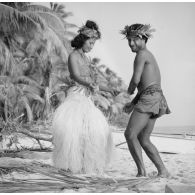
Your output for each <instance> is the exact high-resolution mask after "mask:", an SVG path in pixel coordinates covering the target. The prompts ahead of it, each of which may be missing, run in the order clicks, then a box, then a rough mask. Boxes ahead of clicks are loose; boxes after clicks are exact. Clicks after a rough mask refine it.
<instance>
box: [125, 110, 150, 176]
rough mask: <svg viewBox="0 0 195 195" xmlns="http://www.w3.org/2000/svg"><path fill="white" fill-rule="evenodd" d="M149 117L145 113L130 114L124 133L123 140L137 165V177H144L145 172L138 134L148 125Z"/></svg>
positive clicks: (134, 112)
mask: <svg viewBox="0 0 195 195" xmlns="http://www.w3.org/2000/svg"><path fill="white" fill-rule="evenodd" d="M149 117H150V115H149V114H147V113H140V112H137V111H136V110H134V111H133V113H132V114H131V117H130V119H129V123H128V125H127V128H126V131H125V138H126V140H127V144H128V147H129V151H130V153H131V155H132V157H133V159H134V161H135V163H136V165H137V169H138V174H137V176H146V171H145V167H144V163H143V159H142V149H141V145H140V143H139V140H138V134H139V133H140V132H141V131H142V130H143V129H144V128H145V126H146V125H147V124H148V120H149Z"/></svg>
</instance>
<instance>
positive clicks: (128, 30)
mask: <svg viewBox="0 0 195 195" xmlns="http://www.w3.org/2000/svg"><path fill="white" fill-rule="evenodd" d="M133 27H134V26H133V25H131V26H128V25H127V26H125V28H124V29H123V30H121V31H120V33H121V34H122V35H125V38H127V39H128V38H131V37H135V36H138V37H140V38H142V37H143V36H145V37H147V38H151V37H152V32H155V31H156V30H155V29H152V28H151V26H150V24H145V25H143V26H142V25H140V27H138V28H137V29H133Z"/></svg>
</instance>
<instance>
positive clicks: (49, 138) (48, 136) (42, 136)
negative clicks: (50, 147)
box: [17, 129, 52, 142]
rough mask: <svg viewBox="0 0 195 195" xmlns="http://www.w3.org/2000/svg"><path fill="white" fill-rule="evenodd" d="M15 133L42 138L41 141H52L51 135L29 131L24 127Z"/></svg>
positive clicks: (37, 138)
mask: <svg viewBox="0 0 195 195" xmlns="http://www.w3.org/2000/svg"><path fill="white" fill-rule="evenodd" d="M17 133H22V134H24V135H27V136H29V137H32V138H34V139H36V140H43V141H49V142H52V135H45V134H40V133H32V132H31V131H28V130H25V129H19V130H18V131H17Z"/></svg>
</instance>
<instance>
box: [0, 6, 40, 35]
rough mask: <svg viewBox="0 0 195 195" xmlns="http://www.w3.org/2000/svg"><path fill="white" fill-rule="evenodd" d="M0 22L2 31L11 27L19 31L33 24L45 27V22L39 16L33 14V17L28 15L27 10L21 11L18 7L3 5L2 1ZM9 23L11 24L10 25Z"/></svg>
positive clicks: (6, 30) (37, 26) (7, 30)
mask: <svg viewBox="0 0 195 195" xmlns="http://www.w3.org/2000/svg"><path fill="white" fill-rule="evenodd" d="M0 22H1V27H2V28H3V29H1V31H3V32H7V33H8V32H9V30H10V29H14V31H15V32H16V31H19V30H21V28H23V27H28V26H29V25H33V26H34V27H36V28H39V25H40V26H41V27H42V28H43V27H44V24H43V23H42V22H41V20H40V18H39V17H35V15H34V16H33V19H32V18H31V17H29V16H28V15H27V13H25V12H20V11H18V10H17V9H14V8H12V7H9V6H7V5H3V4H2V3H0ZM8 24H9V25H8Z"/></svg>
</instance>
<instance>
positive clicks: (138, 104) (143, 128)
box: [121, 24, 170, 177]
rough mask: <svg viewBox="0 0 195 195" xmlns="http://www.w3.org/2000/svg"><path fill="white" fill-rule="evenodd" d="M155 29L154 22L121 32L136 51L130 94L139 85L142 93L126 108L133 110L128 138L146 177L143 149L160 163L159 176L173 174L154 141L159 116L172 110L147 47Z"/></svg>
mask: <svg viewBox="0 0 195 195" xmlns="http://www.w3.org/2000/svg"><path fill="white" fill-rule="evenodd" d="M153 31H155V30H154V29H151V27H150V25H143V24H133V25H131V26H125V28H124V30H122V31H121V34H123V35H125V37H126V38H127V40H128V43H129V47H130V48H131V51H132V52H135V53H136V57H135V60H134V69H133V76H132V78H131V81H130V84H129V88H128V93H129V94H130V95H132V94H133V93H134V91H135V89H136V88H137V90H138V92H137V95H136V97H135V98H134V99H133V101H132V102H131V103H128V104H127V105H126V106H125V107H124V111H125V112H127V113H130V112H131V111H133V112H132V114H131V117H130V119H129V123H128V125H127V128H126V131H125V138H126V140H127V144H128V147H129V150H130V153H131V155H132V157H133V159H134V161H135V163H136V166H137V169H138V173H137V176H138V177H140V176H146V170H145V167H144V163H143V158H142V149H141V148H143V149H144V151H145V152H146V154H147V156H148V157H149V158H150V160H151V161H152V162H153V163H154V165H155V166H156V168H157V170H158V176H161V177H167V176H168V175H169V174H168V171H167V169H166V168H165V166H164V164H163V162H162V160H161V158H160V155H159V152H158V150H157V149H156V147H155V146H154V145H153V144H152V143H151V141H150V135H151V133H152V130H153V128H154V125H155V122H156V119H157V118H158V117H160V116H162V115H163V114H169V113H170V110H169V108H168V105H167V102H166V99H165V97H164V95H163V92H162V90H161V75H160V70H159V67H158V64H157V62H156V59H155V57H154V56H153V54H152V53H151V52H150V51H149V50H148V49H147V47H146V43H147V41H148V38H150V37H151V36H152V34H151V33H152V32H153Z"/></svg>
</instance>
